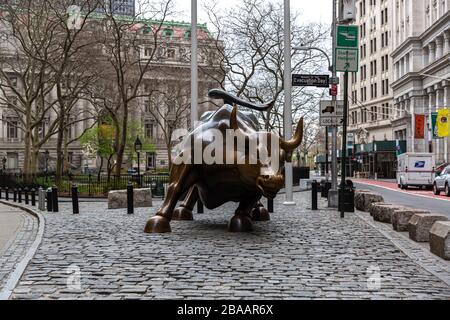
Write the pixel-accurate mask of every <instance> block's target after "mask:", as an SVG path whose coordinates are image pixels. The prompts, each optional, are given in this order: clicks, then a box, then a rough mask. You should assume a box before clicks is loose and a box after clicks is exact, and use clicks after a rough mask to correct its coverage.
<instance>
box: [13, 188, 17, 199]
mask: <svg viewBox="0 0 450 320" xmlns="http://www.w3.org/2000/svg"><path fill="white" fill-rule="evenodd" d="M13 201H14V202H17V189H16V188H14V198H13Z"/></svg>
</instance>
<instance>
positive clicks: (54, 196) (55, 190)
mask: <svg viewBox="0 0 450 320" xmlns="http://www.w3.org/2000/svg"><path fill="white" fill-rule="evenodd" d="M52 201H53V203H52V209H53V212H59V208H58V188H57V187H56V186H53V188H52Z"/></svg>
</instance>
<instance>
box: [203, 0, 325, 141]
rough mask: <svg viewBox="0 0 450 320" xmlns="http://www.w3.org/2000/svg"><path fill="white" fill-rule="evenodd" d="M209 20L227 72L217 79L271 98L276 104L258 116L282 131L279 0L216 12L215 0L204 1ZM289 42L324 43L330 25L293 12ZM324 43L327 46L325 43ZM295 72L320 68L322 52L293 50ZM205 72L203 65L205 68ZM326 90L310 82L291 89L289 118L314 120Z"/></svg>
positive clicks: (250, 95)
mask: <svg viewBox="0 0 450 320" xmlns="http://www.w3.org/2000/svg"><path fill="white" fill-rule="evenodd" d="M206 10H207V13H208V17H209V20H210V24H211V25H212V26H213V27H214V29H215V38H216V40H217V41H216V49H217V52H219V54H220V58H221V61H222V64H221V67H222V69H223V71H224V72H226V79H225V81H224V82H218V83H219V85H220V86H221V87H222V88H224V89H226V90H228V91H231V92H234V93H235V94H237V95H238V96H242V97H244V98H246V99H248V100H250V101H253V102H265V101H269V100H272V99H273V100H275V101H276V103H275V105H274V107H273V108H272V109H271V110H269V111H268V112H267V113H258V114H257V116H258V117H259V119H260V120H261V123H262V124H263V125H264V127H265V128H266V129H267V130H271V131H277V132H278V134H279V135H280V136H282V135H283V127H284V123H283V119H284V117H283V112H284V111H283V109H284V95H283V92H284V81H283V80H284V25H283V21H284V20H283V19H284V16H283V5H282V3H281V2H279V1H278V2H277V1H264V0H243V1H242V3H241V4H240V5H239V6H237V7H236V8H232V9H229V10H227V11H225V12H220V11H219V10H218V9H217V3H215V2H210V3H209V4H207V5H206ZM291 21H292V43H293V46H300V45H302V46H316V47H323V43H324V40H325V39H326V38H327V36H328V32H329V28H327V27H324V26H322V25H320V24H316V23H309V24H305V25H302V24H300V23H299V15H298V14H297V15H295V16H293V17H292V18H291ZM325 49H326V48H325ZM291 57H292V64H293V72H294V73H311V74H313V73H320V72H321V71H322V70H323V65H324V62H325V57H324V56H322V55H321V54H320V53H317V52H296V51H293V52H292V55H291ZM204 72H205V73H207V70H205V71H204ZM323 95H324V93H323V92H320V91H317V90H311V89H308V88H295V89H294V92H293V110H292V114H293V116H294V117H293V118H294V123H297V121H298V119H299V118H300V117H302V116H303V117H305V122H311V128H312V127H314V122H316V121H317V115H318V107H317V106H318V100H319V99H320V98H321V97H323Z"/></svg>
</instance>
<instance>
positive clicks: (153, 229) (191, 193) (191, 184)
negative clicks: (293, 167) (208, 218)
mask: <svg viewBox="0 0 450 320" xmlns="http://www.w3.org/2000/svg"><path fill="white" fill-rule="evenodd" d="M210 97H211V98H214V99H223V100H224V102H225V104H224V106H222V107H221V108H220V109H219V110H217V111H216V112H209V113H206V114H205V115H204V116H203V117H202V119H201V121H200V124H199V125H198V126H197V127H196V128H195V129H194V130H192V131H191V132H190V134H189V139H190V140H189V141H191V147H190V148H189V147H186V148H184V149H183V150H181V151H180V156H181V154H191V155H192V157H193V148H192V146H194V145H195V143H196V142H198V143H199V144H200V145H201V146H203V148H206V147H207V146H208V145H210V144H211V143H212V142H213V138H211V134H210V133H211V130H212V129H216V130H219V131H220V132H221V133H222V134H223V136H224V137H225V136H226V131H227V130H230V129H231V130H235V132H236V131H238V132H239V134H241V135H243V136H244V137H245V138H246V139H247V138H248V137H249V136H251V135H252V134H257V133H258V132H259V131H260V127H259V124H258V120H257V118H256V117H255V116H254V115H253V114H252V113H250V112H244V111H238V109H237V108H238V107H237V106H238V105H239V106H245V107H247V108H250V109H253V110H257V111H264V110H267V109H269V108H271V107H272V105H273V102H269V103H267V104H263V105H255V104H252V103H249V102H245V101H242V100H240V99H238V98H236V97H234V96H232V95H230V94H228V93H226V92H224V91H221V90H212V91H211V92H210ZM232 105H234V106H232ZM270 137H271V136H270V135H269V134H268V137H267V139H268V141H269V143H268V145H269V146H270V145H271V144H270ZM277 139H279V145H280V152H279V155H278V156H279V161H280V168H279V170H278V172H274V173H273V174H271V175H262V174H261V172H263V171H262V169H264V166H265V164H263V163H261V161H259V158H258V161H257V164H249V163H247V162H246V163H245V164H238V163H237V161H236V163H235V164H225V163H226V162H225V157H226V154H225V153H226V152H225V151H224V152H223V155H224V161H223V163H224V164H217V163H215V164H212V165H207V164H205V163H203V164H184V163H183V164H174V165H173V166H172V170H171V173H170V183H169V187H168V191H167V195H166V198H165V200H164V203H163V204H162V206H161V208H159V210H158V212H157V214H156V216H155V217H152V218H151V219H150V220H149V221H148V222H147V225H146V227H145V232H146V233H165V232H171V228H170V221H171V220H173V219H174V220H192V219H193V214H192V210H193V209H194V206H195V204H196V202H197V201H198V199H199V198H200V199H201V200H202V202H203V204H204V205H205V207H206V208H208V209H211V210H212V209H216V208H218V207H220V206H222V205H223V204H225V203H227V202H236V203H239V205H238V208H237V210H236V212H235V214H234V217H233V218H232V219H231V221H230V223H229V231H231V232H247V231H252V219H253V220H255V221H268V220H270V215H269V213H268V211H267V209H265V208H264V206H263V205H262V204H261V202H260V200H261V198H262V197H263V196H265V197H267V198H271V199H273V198H275V197H276V195H277V194H278V192H279V191H280V190H281V188H283V185H284V179H283V175H282V170H283V167H282V164H283V163H284V162H285V161H291V157H292V152H293V151H294V150H295V149H296V148H297V147H298V146H299V145H300V144H301V142H302V139H303V119H301V120H300V122H299V124H298V126H297V130H296V132H295V135H294V137H293V138H292V140H290V141H285V140H283V139H282V138H278V137H277ZM247 145H248V144H247ZM268 149H269V153H271V150H270V147H269V148H268ZM223 150H226V143H225V141H224V143H223ZM244 153H245V155H244V156H245V157H246V158H248V149H247V148H245V151H244ZM228 156H229V155H228ZM232 156H234V158H235V159H237V158H238V157H242V156H243V155H242V151H239V150H237V147H236V146H235V148H234V150H233V155H232ZM258 157H259V156H258ZM184 195H185V198H184V200H183V199H182V197H183V196H184ZM180 200H183V201H182V202H181V205H180V207H179V208H177V209H176V205H177V203H178V201H180Z"/></svg>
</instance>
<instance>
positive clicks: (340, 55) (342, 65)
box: [336, 48, 359, 72]
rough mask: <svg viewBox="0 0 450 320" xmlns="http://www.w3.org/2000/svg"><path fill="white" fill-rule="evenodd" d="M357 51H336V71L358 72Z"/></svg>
mask: <svg viewBox="0 0 450 320" xmlns="http://www.w3.org/2000/svg"><path fill="white" fill-rule="evenodd" d="M358 68H359V50H358V49H345V48H337V49H336V71H338V72H358Z"/></svg>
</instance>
